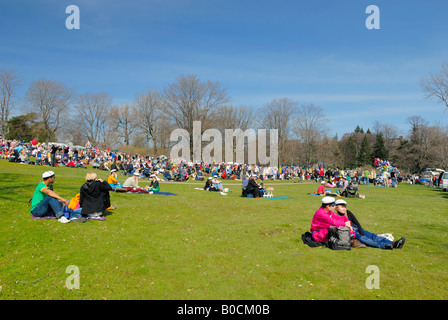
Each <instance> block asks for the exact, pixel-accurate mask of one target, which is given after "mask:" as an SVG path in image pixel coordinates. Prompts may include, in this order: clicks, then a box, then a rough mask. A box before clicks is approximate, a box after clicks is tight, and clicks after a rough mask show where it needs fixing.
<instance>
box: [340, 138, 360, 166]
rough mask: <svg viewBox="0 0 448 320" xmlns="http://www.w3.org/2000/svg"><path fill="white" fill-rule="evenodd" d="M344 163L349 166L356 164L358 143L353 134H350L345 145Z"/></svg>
mask: <svg viewBox="0 0 448 320" xmlns="http://www.w3.org/2000/svg"><path fill="white" fill-rule="evenodd" d="M343 152H344V165H345V167H348V168H353V167H355V166H356V162H357V161H356V145H355V141H354V139H353V137H352V136H350V137H349V138H348V139H347V141H346V142H345V144H344V146H343Z"/></svg>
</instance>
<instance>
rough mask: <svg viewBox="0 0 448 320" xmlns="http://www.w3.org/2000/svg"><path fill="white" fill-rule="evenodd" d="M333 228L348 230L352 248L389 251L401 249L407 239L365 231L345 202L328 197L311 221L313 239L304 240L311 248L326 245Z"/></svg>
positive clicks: (323, 199) (324, 199)
mask: <svg viewBox="0 0 448 320" xmlns="http://www.w3.org/2000/svg"><path fill="white" fill-rule="evenodd" d="M332 227H347V228H348V230H349V232H350V240H351V241H350V246H351V247H352V248H363V247H366V246H368V247H374V248H380V249H389V250H392V249H401V248H403V246H404V243H405V240H406V239H405V237H401V238H400V239H399V240H397V241H393V240H391V239H390V234H384V235H378V234H374V233H372V232H369V231H367V230H365V229H364V228H362V227H361V224H360V223H359V221H358V219H356V217H355V215H354V214H353V213H352V212H351V211H350V210H347V202H346V201H345V200H342V199H338V200H336V199H335V198H333V197H329V196H327V197H324V198H322V204H321V207H320V208H319V209H318V210H317V211H316V212H315V214H314V216H313V219H312V221H311V228H310V231H311V239H307V241H305V240H304V242H305V243H307V244H308V245H310V246H318V245H326V244H327V243H328V241H329V230H330V228H332ZM308 234H309V233H308ZM302 239H304V237H302ZM313 242H314V243H313Z"/></svg>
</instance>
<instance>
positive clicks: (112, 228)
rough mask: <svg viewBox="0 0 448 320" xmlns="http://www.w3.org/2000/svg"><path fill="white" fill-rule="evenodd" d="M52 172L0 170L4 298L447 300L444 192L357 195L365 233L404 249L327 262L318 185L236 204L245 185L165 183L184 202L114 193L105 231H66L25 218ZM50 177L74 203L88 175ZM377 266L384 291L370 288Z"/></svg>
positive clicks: (94, 226)
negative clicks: (320, 236)
mask: <svg viewBox="0 0 448 320" xmlns="http://www.w3.org/2000/svg"><path fill="white" fill-rule="evenodd" d="M46 169H48V168H45V167H36V166H32V165H22V164H13V163H9V162H7V161H6V160H0V181H1V183H0V188H1V190H0V199H1V209H0V299H3V300H13V299H17V300H25V299H26V300H45V299H53V300H61V299H72V300H100V299H119V300H121V299H123V300H125V299H145V300H152V299H161V300H165V299H166V300H174V299H176V300H196V299H204V300H234V299H243V300H246V299H260V300H267V299H275V300H304V299H320V300H327V299H347V300H349V299H366V300H396V299H430V300H433V299H434V300H437V299H447V298H448V294H447V283H448V274H447V272H446V267H447V265H448V259H447V249H448V238H447V230H448V219H447V218H448V193H446V192H445V193H443V192H442V191H440V190H438V189H431V188H427V187H423V186H412V185H407V184H400V185H399V187H398V188H395V189H392V188H390V189H385V188H379V187H367V186H365V187H364V186H362V185H361V186H360V193H361V194H364V195H365V196H366V198H365V199H346V200H347V201H348V203H349V207H348V208H349V209H350V210H351V211H352V212H354V213H355V214H356V216H357V218H358V220H359V221H360V222H361V224H362V225H363V227H364V228H365V229H366V230H368V231H370V232H374V233H392V234H393V235H394V237H395V238H396V239H398V238H399V237H401V236H405V237H406V244H405V246H404V248H403V249H401V250H392V251H391V250H380V249H375V248H361V249H352V250H350V251H332V250H330V249H328V248H310V247H308V246H306V245H304V244H303V243H302V241H301V238H300V236H301V234H302V233H304V232H305V231H308V230H309V227H310V223H311V219H312V216H313V214H314V212H315V211H316V210H317V208H318V207H319V205H320V200H321V198H320V197H318V196H313V195H307V193H312V192H314V191H316V190H317V187H318V185H317V184H315V183H301V184H299V183H294V184H291V183H288V184H286V183H281V182H275V186H274V188H275V191H274V196H282V195H284V196H289V197H291V198H290V199H282V200H268V199H246V198H242V197H240V194H241V186H240V182H231V184H232V185H230V183H229V185H226V186H227V187H229V188H230V189H231V190H233V191H234V192H232V193H229V194H228V195H227V196H222V195H220V194H219V193H213V192H206V191H199V190H195V187H202V186H203V183H202V182H200V183H198V184H196V185H195V184H187V183H182V182H176V183H164V182H161V191H167V192H173V193H176V194H177V196H162V195H147V194H126V193H115V192H112V193H111V199H112V203H113V204H116V205H117V209H116V210H114V211H113V213H112V214H111V215H108V216H107V217H106V221H88V222H85V223H68V224H62V223H59V222H58V221H56V220H35V219H32V218H31V215H30V213H29V210H30V207H29V206H28V201H29V200H30V198H31V196H32V193H33V191H34V188H35V187H36V185H37V184H38V183H39V182H40V181H41V174H42V173H43V172H44V171H45V170H46ZM53 171H55V173H56V183H55V191H56V192H57V193H59V194H60V195H62V196H64V197H66V198H71V197H73V196H75V194H76V193H78V192H79V188H80V186H81V185H82V184H83V183H84V177H85V174H86V173H87V172H88V171H90V169H87V170H85V169H74V168H61V167H56V168H54V169H53ZM95 172H97V173H98V176H99V178H103V179H106V178H107V175H108V172H106V171H98V170H96V171H95ZM119 180H120V181H121V182H123V181H124V177H123V176H119ZM145 182H146V180H141V182H140V186H144V185H145ZM265 184H266V185H267V184H268V183H265ZM370 265H374V266H377V267H378V270H379V285H380V288H379V289H368V288H367V286H366V281H367V280H368V278H369V277H370V276H371V273H369V272H366V270H367V268H368V266H370ZM69 266H76V267H77V268H78V270H79V278H78V280H79V289H69V288H67V287H66V283H68V282H67V279H68V278H69V277H71V275H72V273H70V270H69V272H68V273H67V272H66V271H67V268H68V267H69ZM73 283H74V282H73Z"/></svg>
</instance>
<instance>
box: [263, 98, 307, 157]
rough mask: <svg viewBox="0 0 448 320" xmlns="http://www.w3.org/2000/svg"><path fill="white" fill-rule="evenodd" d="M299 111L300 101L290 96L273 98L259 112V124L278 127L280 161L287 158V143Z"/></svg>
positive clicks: (267, 127) (264, 127)
mask: <svg viewBox="0 0 448 320" xmlns="http://www.w3.org/2000/svg"><path fill="white" fill-rule="evenodd" d="M297 112H298V102H296V101H293V100H291V99H289V98H280V99H273V100H272V101H271V102H269V103H268V104H266V105H265V106H264V107H263V108H261V109H260V110H259V112H258V115H257V119H259V120H258V123H259V126H260V127H262V128H263V129H278V155H279V159H278V161H279V163H280V164H282V163H283V160H284V158H285V156H286V155H285V144H286V141H287V140H288V138H289V137H291V136H292V134H291V132H292V131H291V129H292V128H291V123H292V121H293V118H294V116H296V115H297Z"/></svg>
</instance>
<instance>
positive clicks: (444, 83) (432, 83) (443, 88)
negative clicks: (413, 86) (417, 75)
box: [419, 63, 448, 108]
mask: <svg viewBox="0 0 448 320" xmlns="http://www.w3.org/2000/svg"><path fill="white" fill-rule="evenodd" d="M419 84H420V87H421V88H422V89H423V92H424V93H425V97H426V98H427V99H434V100H436V101H437V102H439V103H444V104H445V106H446V107H447V108H448V65H447V64H445V63H443V64H442V70H441V71H440V73H437V74H434V73H432V72H430V73H429V75H428V77H427V78H423V79H421V80H420V82H419Z"/></svg>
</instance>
